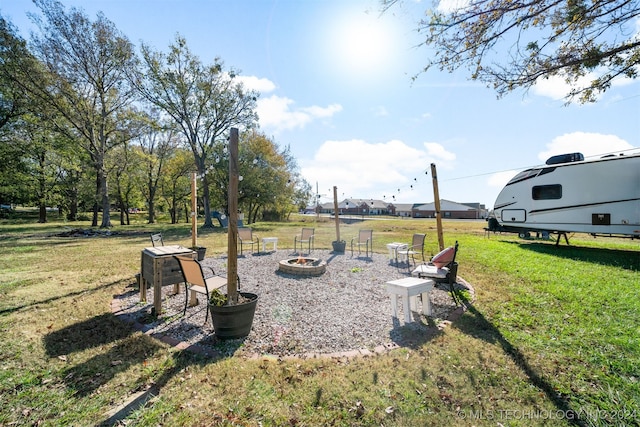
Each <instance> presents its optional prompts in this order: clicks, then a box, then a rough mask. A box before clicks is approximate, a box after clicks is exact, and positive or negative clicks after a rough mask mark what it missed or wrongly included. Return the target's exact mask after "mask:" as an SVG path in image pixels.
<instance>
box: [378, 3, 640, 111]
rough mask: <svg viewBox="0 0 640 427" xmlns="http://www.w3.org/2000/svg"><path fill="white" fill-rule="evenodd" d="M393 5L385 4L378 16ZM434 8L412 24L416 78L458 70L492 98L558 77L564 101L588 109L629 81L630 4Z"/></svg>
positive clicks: (637, 44) (639, 60)
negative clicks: (422, 55)
mask: <svg viewBox="0 0 640 427" xmlns="http://www.w3.org/2000/svg"><path fill="white" fill-rule="evenodd" d="M397 2H398V0H385V1H383V4H384V6H385V8H386V9H388V8H390V7H391V6H392V5H393V4H395V3H397ZM451 4H452V3H450V2H441V3H440V5H439V6H438V7H437V8H436V9H435V10H429V11H428V12H427V17H426V18H424V19H422V20H421V21H420V22H419V24H418V32H419V33H421V34H423V35H424V39H423V42H422V45H423V46H425V47H428V48H432V49H433V51H432V52H433V56H432V57H430V58H429V59H428V61H427V64H426V66H425V67H424V69H423V71H426V70H428V69H430V68H432V67H433V68H437V69H440V70H446V71H449V72H452V71H454V70H457V69H459V68H466V69H467V70H468V71H469V73H470V77H471V78H472V79H474V80H478V81H481V82H484V83H486V84H487V85H489V86H492V87H493V88H494V89H495V90H496V92H497V93H498V96H499V97H500V96H503V95H505V94H506V93H508V92H511V91H513V90H514V89H516V88H524V89H525V90H526V89H529V88H531V87H532V86H533V85H535V84H536V82H537V81H538V80H539V79H548V78H550V77H555V76H557V77H561V78H562V79H564V81H565V82H566V83H567V84H569V85H570V87H571V89H570V91H569V93H568V94H567V95H566V99H567V100H568V101H569V102H570V101H572V100H575V99H578V101H579V102H581V103H587V102H595V101H596V100H597V96H598V95H599V94H601V93H603V92H605V91H606V90H607V89H609V88H610V87H611V84H612V82H613V81H614V80H615V79H624V78H626V79H635V78H637V76H638V65H639V64H640V39H638V37H637V29H636V28H635V27H634V25H635V22H636V20H637V18H638V16H639V15H640V3H638V2H637V1H633V0H594V1H586V0H568V1H567V0H531V1H524V2H519V1H511V0H470V1H461V2H454V3H453V4H454V5H455V6H454V7H445V5H451Z"/></svg>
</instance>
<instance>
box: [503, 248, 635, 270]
mask: <svg viewBox="0 0 640 427" xmlns="http://www.w3.org/2000/svg"><path fill="white" fill-rule="evenodd" d="M505 243H510V244H515V245H518V246H519V247H520V248H522V249H527V250H530V251H532V252H537V253H540V254H546V255H553V256H557V257H562V258H567V259H572V260H577V261H583V262H589V263H592V264H600V265H604V266H609V267H618V268H623V269H625V270H631V271H640V252H638V251H632V250H629V251H625V250H622V249H609V248H591V247H583V246H555V245H550V244H545V243H525V242H505Z"/></svg>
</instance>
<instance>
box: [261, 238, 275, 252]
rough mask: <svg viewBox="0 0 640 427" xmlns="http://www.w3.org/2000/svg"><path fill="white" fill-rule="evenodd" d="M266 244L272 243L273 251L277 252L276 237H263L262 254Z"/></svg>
mask: <svg viewBox="0 0 640 427" xmlns="http://www.w3.org/2000/svg"><path fill="white" fill-rule="evenodd" d="M266 243H272V244H273V250H274V251H277V250H278V238H277V237H264V238H263V239H262V252H264V251H265V249H264V246H265V244H266Z"/></svg>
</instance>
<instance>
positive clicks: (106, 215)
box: [99, 168, 111, 228]
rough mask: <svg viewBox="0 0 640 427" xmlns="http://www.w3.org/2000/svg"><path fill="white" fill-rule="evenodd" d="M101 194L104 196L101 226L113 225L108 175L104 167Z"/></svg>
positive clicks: (101, 175)
mask: <svg viewBox="0 0 640 427" xmlns="http://www.w3.org/2000/svg"><path fill="white" fill-rule="evenodd" d="M99 174H100V195H101V196H102V224H100V228H110V227H111V214H110V212H109V210H110V205H109V187H108V185H107V175H106V174H105V173H104V170H103V168H100V172H99Z"/></svg>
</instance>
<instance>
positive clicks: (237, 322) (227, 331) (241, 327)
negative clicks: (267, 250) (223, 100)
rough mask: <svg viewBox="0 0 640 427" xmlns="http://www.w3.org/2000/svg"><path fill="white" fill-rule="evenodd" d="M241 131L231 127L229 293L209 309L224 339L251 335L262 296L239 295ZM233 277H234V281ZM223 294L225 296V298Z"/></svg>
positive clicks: (213, 299)
mask: <svg viewBox="0 0 640 427" xmlns="http://www.w3.org/2000/svg"><path fill="white" fill-rule="evenodd" d="M238 181H239V175H238V129H237V128H231V138H230V141H229V199H228V201H229V226H228V228H227V242H228V245H227V294H226V295H223V294H222V293H221V292H219V291H214V292H212V293H211V296H210V298H209V310H210V312H211V319H212V322H213V330H214V331H215V334H216V336H217V337H219V338H222V339H230V338H242V337H245V336H247V335H249V332H250V331H251V325H252V324H253V315H254V313H255V310H256V306H257V304H258V295H256V294H253V293H250V292H239V291H238V284H239V282H240V279H239V278H238ZM231 278H234V279H233V280H231ZM221 295H222V296H221Z"/></svg>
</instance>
